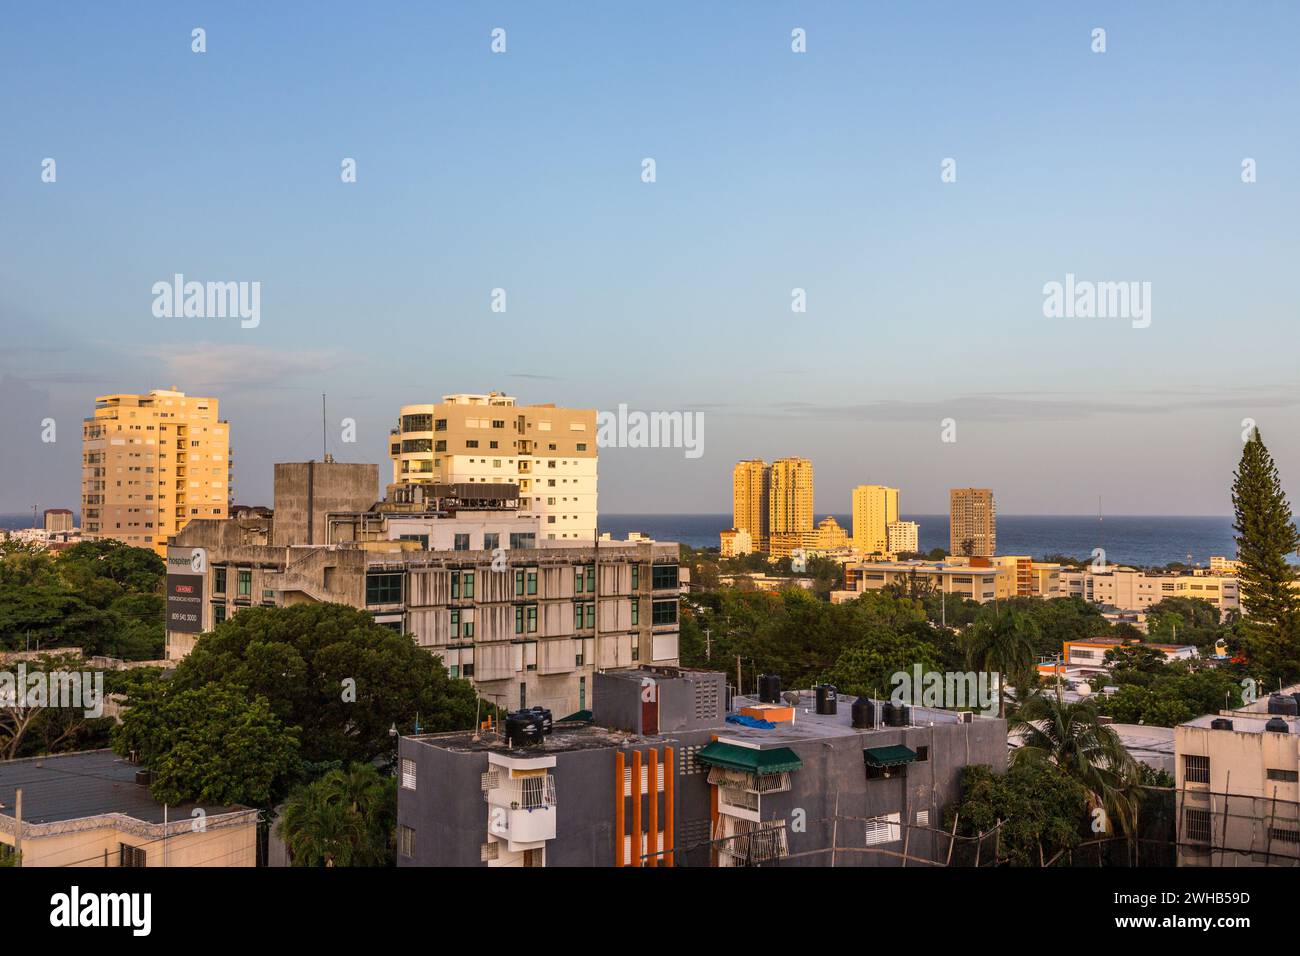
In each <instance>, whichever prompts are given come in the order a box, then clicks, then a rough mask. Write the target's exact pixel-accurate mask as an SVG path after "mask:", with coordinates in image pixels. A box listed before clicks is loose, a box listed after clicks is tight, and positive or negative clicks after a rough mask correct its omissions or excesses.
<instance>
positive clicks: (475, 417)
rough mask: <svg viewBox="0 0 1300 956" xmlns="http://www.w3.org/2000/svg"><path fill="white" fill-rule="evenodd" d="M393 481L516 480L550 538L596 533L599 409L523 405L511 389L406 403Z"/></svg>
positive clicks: (393, 453) (522, 501) (395, 434)
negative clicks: (433, 401) (504, 392)
mask: <svg viewBox="0 0 1300 956" xmlns="http://www.w3.org/2000/svg"><path fill="white" fill-rule="evenodd" d="M389 457H390V458H391V459H392V461H393V484H395V485H410V484H455V483H458V482H469V483H478V484H517V485H518V486H519V510H520V511H521V512H524V513H526V514H535V515H537V516H539V518H540V519H541V526H542V530H541V533H542V534H543V535H545V538H546V540H551V541H594V540H595V538H596V514H597V506H596V478H597V472H596V411H595V409H583V408H557V407H556V406H555V405H553V404H545V405H520V404H519V403H518V402H517V400H516V399H515V398H514V397H513V396H510V395H505V394H503V393H501V392H489V393H488V394H486V395H470V394H457V395H444V396H443V398H442V402H441V403H439V404H435V405H403V406H402V410H401V418H400V420H399V427H398V428H395V429H393V431H392V436H391V441H390V448H389Z"/></svg>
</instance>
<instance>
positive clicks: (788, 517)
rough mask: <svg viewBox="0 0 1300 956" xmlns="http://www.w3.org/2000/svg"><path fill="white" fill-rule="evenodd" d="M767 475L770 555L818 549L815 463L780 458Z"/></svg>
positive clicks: (779, 555) (778, 556)
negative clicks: (815, 520) (814, 509)
mask: <svg viewBox="0 0 1300 956" xmlns="http://www.w3.org/2000/svg"><path fill="white" fill-rule="evenodd" d="M768 475H769V480H768V521H767V524H768V535H769V543H768V553H769V554H770V555H771V556H772V557H774V558H784V557H789V556H790V554H791V552H793V551H794V549H795V548H805V549H807V548H815V547H816V546H817V539H816V533H815V531H814V528H813V466H812V462H811V461H809V460H808V459H807V458H778V459H777V460H776V461H774V462H772V466H771V468H770V469H769V470H768Z"/></svg>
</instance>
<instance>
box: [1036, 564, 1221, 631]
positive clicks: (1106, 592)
mask: <svg viewBox="0 0 1300 956" xmlns="http://www.w3.org/2000/svg"><path fill="white" fill-rule="evenodd" d="M1060 577H1061V594H1062V596H1063V597H1069V596H1072V595H1078V596H1079V597H1081V598H1083V599H1084V600H1085V601H1091V602H1092V603H1094V604H1101V605H1103V606H1106V607H1113V608H1116V609H1117V610H1120V611H1144V610H1146V609H1147V608H1149V607H1150V606H1151V605H1153V604H1158V603H1160V602H1161V601H1163V600H1164V599H1165V598H1167V597H1183V598H1200V599H1201V600H1203V601H1208V602H1210V603H1211V604H1213V605H1214V606H1215V607H1216V608H1218V609H1219V616H1220V618H1222V617H1223V616H1224V615H1225V614H1227V612H1229V611H1240V610H1241V591H1240V588H1239V587H1238V585H1237V579H1236V577H1234V576H1232V575H1229V574H1220V573H1217V572H1205V571H1193V572H1191V573H1183V574H1147V573H1146V572H1144V571H1138V570H1135V569H1134V568H1126V567H1122V566H1120V565H1107V566H1106V567H1104V568H1098V569H1093V568H1090V567H1089V568H1084V569H1083V570H1080V571H1076V570H1063V571H1061V573H1060Z"/></svg>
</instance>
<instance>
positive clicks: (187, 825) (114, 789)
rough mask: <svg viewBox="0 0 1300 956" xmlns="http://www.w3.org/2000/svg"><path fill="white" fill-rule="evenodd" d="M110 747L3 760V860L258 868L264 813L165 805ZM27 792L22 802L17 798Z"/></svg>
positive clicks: (0, 854)
mask: <svg viewBox="0 0 1300 956" xmlns="http://www.w3.org/2000/svg"><path fill="white" fill-rule="evenodd" d="M149 783H150V777H149V774H148V771H146V770H143V769H142V768H140V767H138V766H137V765H135V764H133V763H131V762H129V761H127V760H123V759H122V758H120V757H118V756H117V755H116V754H114V753H113V752H112V751H111V750H87V751H81V752H78V753H66V754H54V755H51V756H45V757H28V758H25V759H22V760H6V761H3V762H0V858H4V857H9V858H10V859H13V860H16V861H19V865H21V866H24V867H28V866H72V867H117V866H126V867H138V866H203V867H209V866H256V864H257V817H258V811H257V810H254V809H251V808H249V807H243V806H203V807H198V806H196V805H194V804H179V805H174V806H169V807H164V806H163V805H162V804H161V803H158V802H157V801H156V800H154V799H153V797H152V796H151V795H150V793H149ZM20 795H21V804H20Z"/></svg>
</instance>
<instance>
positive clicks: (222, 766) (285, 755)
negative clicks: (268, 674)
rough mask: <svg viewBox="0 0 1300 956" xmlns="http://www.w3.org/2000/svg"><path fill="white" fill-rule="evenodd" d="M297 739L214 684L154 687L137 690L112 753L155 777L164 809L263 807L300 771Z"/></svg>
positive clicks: (261, 702)
mask: <svg viewBox="0 0 1300 956" xmlns="http://www.w3.org/2000/svg"><path fill="white" fill-rule="evenodd" d="M298 739H299V731H298V728H296V727H285V726H284V724H283V723H282V722H281V721H280V719H279V718H277V717H276V716H275V714H274V713H273V712H272V710H271V706H270V704H269V703H268V702H267V700H266V698H264V697H260V696H254V697H251V698H250V697H249V696H247V695H246V694H245V692H244V690H243V688H240V687H237V686H235V685H232V684H228V683H222V682H214V683H211V684H207V685H205V686H203V687H200V688H190V689H186V688H180V687H176V686H173V685H172V682H170V681H165V680H154V681H151V682H148V683H147V684H143V685H141V686H139V687H138V688H137V693H136V694H135V696H134V697H133V698H132V701H131V706H130V708H129V709H128V710H127V711H126V712H125V713H124V715H123V717H122V723H121V725H119V726H118V727H117V729H116V730H115V732H114V734H113V749H114V751H115V752H116V753H117V754H118V755H119V756H123V757H127V756H132V755H134V756H135V758H136V760H137V761H138V762H139V763H141V764H142V765H143V766H145V767H147V768H148V769H149V770H151V771H152V772H153V782H152V783H151V785H150V793H151V794H152V795H153V797H154V799H155V800H158V801H159V802H161V803H173V804H175V803H186V802H194V803H200V804H222V805H228V804H245V805H248V806H261V807H264V806H268V805H270V804H271V803H273V802H274V801H275V800H276V799H278V798H279V797H280V796H281V795H283V793H284V792H285V791H286V790H287V788H288V784H289V782H290V781H291V780H292V779H293V777H294V776H295V775H296V773H297V770H298V759H299V757H298V754H299V745H298Z"/></svg>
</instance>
